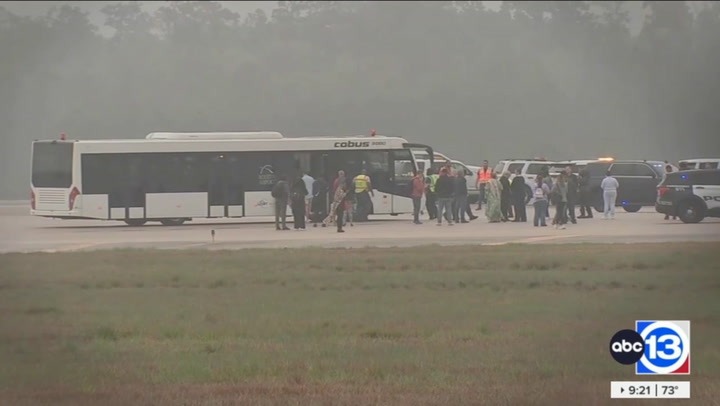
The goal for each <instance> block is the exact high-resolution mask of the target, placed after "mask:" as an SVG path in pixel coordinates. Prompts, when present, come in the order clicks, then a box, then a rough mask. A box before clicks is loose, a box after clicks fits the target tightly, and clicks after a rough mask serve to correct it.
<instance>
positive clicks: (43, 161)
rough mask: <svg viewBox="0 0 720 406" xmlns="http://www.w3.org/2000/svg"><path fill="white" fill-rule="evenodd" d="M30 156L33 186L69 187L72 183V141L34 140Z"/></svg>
mask: <svg viewBox="0 0 720 406" xmlns="http://www.w3.org/2000/svg"><path fill="white" fill-rule="evenodd" d="M32 157H33V159H32V184H33V186H35V187H38V188H41V187H43V188H44V187H47V188H69V187H70V186H71V185H72V164H73V162H72V161H73V144H72V143H65V142H36V143H34V144H33V152H32Z"/></svg>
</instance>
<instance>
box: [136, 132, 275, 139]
mask: <svg viewBox="0 0 720 406" xmlns="http://www.w3.org/2000/svg"><path fill="white" fill-rule="evenodd" d="M145 138H146V139H149V140H153V139H158V140H233V139H266V140H267V139H280V138H283V136H282V134H280V133H279V132H274V131H253V132H205V133H169V132H155V133H150V134H148V135H147V136H146V137H145Z"/></svg>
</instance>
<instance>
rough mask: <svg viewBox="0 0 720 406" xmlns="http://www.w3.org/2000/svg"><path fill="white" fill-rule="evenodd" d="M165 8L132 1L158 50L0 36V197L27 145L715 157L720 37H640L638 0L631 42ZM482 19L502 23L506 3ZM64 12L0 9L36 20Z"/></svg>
mask: <svg viewBox="0 0 720 406" xmlns="http://www.w3.org/2000/svg"><path fill="white" fill-rule="evenodd" d="M66 3H70V4H74V5H78V6H80V7H81V8H82V9H84V10H86V11H89V12H90V20H91V23H93V24H97V25H101V24H103V23H104V16H103V15H102V14H101V13H100V11H99V10H100V9H102V8H103V7H104V6H105V5H107V4H110V3H117V2H66ZM168 3H169V2H155V3H153V4H145V3H142V4H143V5H144V7H143V8H144V10H145V11H147V12H148V13H150V14H151V16H150V17H152V18H154V21H156V22H157V21H160V23H161V24H160V25H161V28H162V29H163V30H165V31H166V34H167V38H163V39H158V38H151V37H143V35H144V34H143V32H139V31H142V30H143V29H145V28H142V27H143V23H142V22H138V21H135V20H133V22H132V24H136V25H137V26H133V29H132V30H130V31H128V33H126V34H127V37H126V38H125V39H123V40H122V41H119V42H116V41H113V40H112V39H110V38H97V37H95V36H93V35H92V34H91V33H89V31H87V30H85V28H84V27H83V25H82V21H81V20H82V19H81V17H79V16H76V15H70V16H64V17H63V18H67V19H68V20H67V21H61V22H55V23H53V24H54V25H53V24H50V25H53V26H52V27H49V26H45V25H46V23H44V22H40V23H37V22H36V23H29V22H22V23H20V22H17V24H16V26H12V27H14V28H12V29H13V30H14V31H8V32H7V33H6V34H5V35H3V33H0V55H3V59H2V60H0V122H2V123H3V126H2V129H0V139H2V141H3V144H2V147H1V148H0V199H3V198H25V197H26V196H27V190H28V188H29V183H30V182H29V172H30V171H29V169H30V163H29V157H30V143H31V142H32V140H33V139H52V138H56V137H57V136H58V134H59V133H61V132H66V133H68V134H69V135H70V137H71V138H79V139H98V138H99V139H108V138H142V137H144V136H145V135H146V134H148V133H150V132H155V131H178V132H180V131H253V130H264V131H280V132H282V133H283V134H285V135H286V136H302V135H351V134H367V133H368V132H369V130H370V129H371V128H376V129H377V130H378V133H379V134H382V135H389V136H400V137H404V138H406V139H408V140H409V141H410V142H418V143H426V144H429V145H431V146H433V147H434V148H435V149H436V150H438V151H440V152H442V153H445V154H447V155H449V156H451V157H453V158H455V159H458V160H461V161H463V162H465V163H466V164H469V165H477V164H478V163H480V162H482V160H484V159H487V160H489V161H490V162H491V163H492V164H494V163H495V162H497V161H498V160H500V159H504V158H512V157H520V158H525V157H534V156H545V157H548V158H550V159H558V160H565V159H592V158H596V157H599V156H616V157H618V158H627V159H661V160H664V159H667V160H672V161H676V160H678V159H682V158H693V157H701V156H720V136H718V134H720V120H719V119H718V116H719V115H718V114H717V112H716V108H714V107H713V106H717V105H718V104H719V103H720V99H719V98H718V95H719V94H720V88H719V87H718V85H717V83H720V78H718V77H717V72H719V71H720V47H719V46H718V45H717V44H718V40H717V38H720V29H718V28H715V27H720V22H719V23H716V25H710V24H709V25H707V28H706V29H705V31H697V30H696V31H693V30H692V29H690V28H687V24H690V25H692V24H695V23H694V22H692V21H690V22H689V23H688V22H687V21H684V20H682V19H681V18H674V17H672V16H673V13H675V14H677V13H678V11H677V9H675V10H673V9H672V6H670V9H669V10H666V11H664V12H665V13H668V15H669V16H670V17H664V19H660V20H659V21H660V22H659V23H658V24H660V28H658V29H657V30H655V31H652V32H651V31H648V32H645V30H644V28H643V24H642V22H643V21H644V13H645V11H644V10H643V9H642V8H641V6H642V4H641V2H633V3H628V2H626V3H624V4H622V8H626V9H629V10H632V13H631V14H632V18H631V19H630V20H631V24H630V25H631V28H632V30H631V31H632V32H631V34H633V35H632V36H627V37H625V36H624V35H625V34H624V33H623V32H622V28H620V27H617V28H607V29H605V28H602V27H601V28H598V31H597V32H594V31H592V29H594V28H588V27H591V25H592V23H590V22H584V23H581V25H580V26H576V25H574V22H573V19H574V18H576V17H573V16H572V15H570V16H568V15H564V16H560V15H559V16H558V17H557V20H558V22H557V23H545V24H543V23H540V22H537V21H532V22H528V21H521V20H520V19H514V20H513V19H508V18H506V16H505V15H501V14H502V13H500V12H495V11H491V12H477V13H476V14H472V12H467V14H468V15H471V14H472V15H471V16H470V17H467V18H466V19H464V18H460V17H457V16H455V15H452V14H442V13H438V10H435V9H433V7H437V4H436V3H432V2H421V3H417V4H414V3H410V2H387V3H380V2H378V3H372V2H370V3H366V2H361V3H352V2H337V4H336V5H333V6H332V7H330V6H327V7H328V8H332V10H330V11H327V10H324V11H320V12H318V15H319V16H320V17H318V18H317V21H316V20H308V21H305V20H302V21H301V19H297V18H296V17H292V16H282V15H278V16H276V17H273V15H272V10H273V9H275V8H276V7H277V3H276V2H220V3H221V4H222V5H224V6H226V7H228V8H230V9H232V10H233V11H236V12H239V13H242V14H247V13H248V12H252V11H254V10H256V9H258V8H260V9H262V10H263V11H264V12H265V15H266V17H267V19H268V21H264V22H255V23H254V24H251V25H241V26H239V27H235V28H233V29H232V30H229V31H227V30H224V29H223V24H222V23H219V22H218V21H222V18H225V17H223V16H218V15H209V16H207V15H201V16H191V17H188V16H182V15H180V16H176V17H168V16H163V17H162V18H160V17H158V16H156V15H152V14H153V13H155V12H156V11H157V10H158V9H159V8H161V7H164V6H168ZM484 3H485V4H484V5H485V6H488V5H490V6H492V9H494V10H498V9H499V5H500V3H501V2H484ZM487 3H494V4H487ZM561 3H562V4H567V3H565V2H561ZM668 3H669V2H668ZM668 3H663V4H668ZM696 3H700V2H696ZM61 4H64V3H59V2H47V1H45V2H34V3H30V4H27V5H26V4H25V3H24V2H3V3H0V8H3V7H4V8H6V9H7V10H9V11H10V12H13V13H17V14H22V15H32V16H42V15H44V14H45V13H46V11H47V10H48V9H49V7H51V6H52V5H61ZM442 4H446V3H442ZM529 4H536V3H525V5H529ZM547 4H550V3H547ZM553 4H554V3H553ZM593 4H594V6H593V8H594V9H596V10H600V9H602V8H603V6H604V5H606V4H609V2H602V3H601V2H595V3H593ZM658 4H660V3H658ZM538 7H541V8H542V7H544V5H543V3H540V5H539V6H538ZM548 7H550V6H548ZM553 7H554V6H553ZM662 7H666V8H667V7H668V6H667V5H664V6H662ZM693 7H695V8H698V5H697V4H695V5H694V6H693ZM356 9H362V11H361V12H358V13H357V14H352V12H355V11H357V10H356ZM183 12H187V10H185V11H183ZM530 12H531V13H532V10H530ZM564 12H568V10H567V9H566V10H564ZM180 14H182V13H180ZM348 15H351V17H347V16H348ZM0 17H2V15H0ZM463 17H464V16H463ZM172 18H177V21H173V20H172ZM273 18H277V19H279V20H274V19H273ZM283 18H284V19H285V20H282V19H283ZM203 19H208V20H207V21H211V22H212V23H211V24H208V25H207V26H206V25H202V24H200V23H198V21H201V20H202V21H205V20H203ZM553 19H555V17H553ZM3 21H4V20H3V18H0V29H3V27H5V25H4V23H3ZM132 24H131V25H132ZM193 24H199V25H195V26H194V25H193ZM462 24H464V25H462ZM188 27H189V28H188ZM458 27H459V28H458ZM8 29H10V28H8ZM133 30H136V31H138V32H135V31H133ZM713 30H714V31H713ZM667 32H669V33H670V34H669V35H668V34H666V33H667ZM104 34H105V35H107V30H106V31H105V32H104ZM6 56H7V57H6ZM712 134H715V135H714V136H713V135H712Z"/></svg>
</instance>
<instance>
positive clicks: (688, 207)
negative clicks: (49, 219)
mask: <svg viewBox="0 0 720 406" xmlns="http://www.w3.org/2000/svg"><path fill="white" fill-rule="evenodd" d="M678 217H680V220H682V222H683V223H690V224H692V223H699V222H701V221H702V219H704V218H705V208H704V207H703V206H702V204H701V203H700V202H697V201H694V200H688V201H684V202H682V203H680V204H679V205H678Z"/></svg>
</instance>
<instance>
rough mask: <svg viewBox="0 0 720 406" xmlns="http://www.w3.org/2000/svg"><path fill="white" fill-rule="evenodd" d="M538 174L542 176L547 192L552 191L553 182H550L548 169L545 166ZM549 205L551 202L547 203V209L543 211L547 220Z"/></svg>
mask: <svg viewBox="0 0 720 406" xmlns="http://www.w3.org/2000/svg"><path fill="white" fill-rule="evenodd" d="M540 174H541V175H542V179H543V182H545V185H547V187H548V190H550V191H552V188H553V181H552V178H551V177H550V167H548V166H547V165H546V166H543V168H542V170H541V171H540ZM550 203H551V202H548V208H547V210H546V211H545V217H547V218H548V219H549V218H550Z"/></svg>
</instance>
